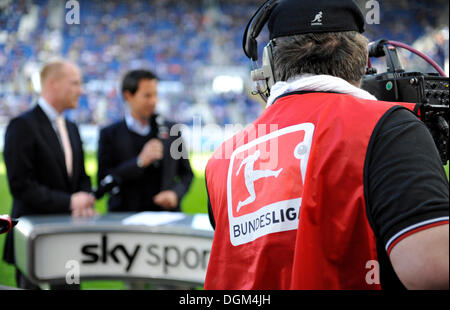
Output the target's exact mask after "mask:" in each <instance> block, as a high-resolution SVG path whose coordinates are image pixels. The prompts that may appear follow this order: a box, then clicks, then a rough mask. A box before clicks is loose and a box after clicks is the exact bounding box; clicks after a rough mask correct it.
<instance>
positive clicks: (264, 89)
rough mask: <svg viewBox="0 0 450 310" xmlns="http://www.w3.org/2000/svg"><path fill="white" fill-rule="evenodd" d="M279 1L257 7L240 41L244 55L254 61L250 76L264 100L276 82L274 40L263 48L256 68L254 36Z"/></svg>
mask: <svg viewBox="0 0 450 310" xmlns="http://www.w3.org/2000/svg"><path fill="white" fill-rule="evenodd" d="M279 2H280V0H268V1H266V2H265V3H264V4H263V5H261V6H260V7H259V9H258V10H257V11H256V13H255V14H254V15H253V17H252V18H251V19H250V21H249V22H248V24H247V27H246V29H245V32H244V37H243V42H242V46H243V49H244V53H245V55H247V57H248V58H250V59H251V60H252V61H253V62H254V63H255V65H254V67H256V69H254V70H252V71H251V77H252V80H253V81H255V82H256V92H257V93H259V94H260V95H261V98H262V99H263V100H264V101H267V99H268V98H269V96H270V88H271V87H272V86H273V85H274V84H275V82H276V80H275V76H274V70H273V54H272V52H273V46H274V40H271V41H270V42H269V43H268V44H267V45H266V47H265V48H264V51H263V57H262V67H261V68H258V64H257V61H258V43H257V41H256V38H257V37H258V35H259V34H260V33H261V30H262V28H263V27H264V25H265V24H266V23H267V21H268V20H269V17H270V14H271V13H272V11H273V9H274V8H275V7H276V6H277V5H278V3H279Z"/></svg>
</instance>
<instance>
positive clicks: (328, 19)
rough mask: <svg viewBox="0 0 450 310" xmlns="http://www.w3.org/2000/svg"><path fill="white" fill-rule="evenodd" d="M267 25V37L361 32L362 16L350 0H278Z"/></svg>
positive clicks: (362, 26) (362, 29)
mask: <svg viewBox="0 0 450 310" xmlns="http://www.w3.org/2000/svg"><path fill="white" fill-rule="evenodd" d="M268 28H269V33H270V39H273V38H278V37H284V36H291V35H296V34H304V33H320V32H341V31H358V32H359V33H363V32H364V16H363V13H362V12H361V9H360V8H359V6H358V4H356V2H355V1H353V0H281V1H280V2H279V3H278V5H277V6H276V7H275V8H274V10H273V12H272V13H271V15H270V18H269V22H268Z"/></svg>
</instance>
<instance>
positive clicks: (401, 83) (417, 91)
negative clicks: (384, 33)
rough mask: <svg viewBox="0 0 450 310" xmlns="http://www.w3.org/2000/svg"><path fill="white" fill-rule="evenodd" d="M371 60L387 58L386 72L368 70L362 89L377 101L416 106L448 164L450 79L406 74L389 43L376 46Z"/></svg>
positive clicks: (419, 73)
mask: <svg viewBox="0 0 450 310" xmlns="http://www.w3.org/2000/svg"><path fill="white" fill-rule="evenodd" d="M375 46H376V48H372V50H371V56H373V57H380V56H386V62H387V68H388V69H387V71H386V72H383V73H380V74H376V70H374V69H373V68H369V69H368V72H367V74H366V75H365V76H364V78H363V81H362V85H361V88H362V89H364V90H366V91H368V92H369V93H371V94H372V95H374V96H375V97H376V98H377V99H378V100H382V101H390V102H409V103H415V104H416V107H415V110H414V112H415V113H416V114H417V115H418V116H419V118H420V119H421V120H422V121H423V122H424V123H425V125H426V126H427V128H428V129H429V131H430V133H431V135H432V136H433V139H434V142H435V144H436V147H437V149H438V150H439V154H440V156H441V160H442V163H443V164H446V163H447V161H448V138H449V127H448V119H449V114H448V113H449V78H448V77H442V76H439V75H437V74H433V73H429V74H424V73H421V72H405V71H404V70H403V69H402V68H401V66H400V62H399V60H398V56H397V52H396V50H395V47H393V46H390V45H386V41H380V42H378V43H376V45H375Z"/></svg>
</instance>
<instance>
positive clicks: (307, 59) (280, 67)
mask: <svg viewBox="0 0 450 310" xmlns="http://www.w3.org/2000/svg"><path fill="white" fill-rule="evenodd" d="M274 45H275V46H274V49H273V58H274V75H275V79H276V80H277V81H287V80H289V79H290V78H293V77H295V76H298V75H301V74H305V73H310V74H326V75H332V76H336V77H340V78H342V79H344V80H346V81H348V82H349V83H351V84H353V85H356V86H359V85H360V83H361V80H362V77H363V76H364V74H365V68H366V65H367V45H368V41H367V39H366V38H365V37H364V36H363V35H361V34H360V33H358V32H356V31H345V32H327V33H307V34H300V35H294V36H288V37H280V38H276V39H275V42H274Z"/></svg>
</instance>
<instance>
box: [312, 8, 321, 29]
mask: <svg viewBox="0 0 450 310" xmlns="http://www.w3.org/2000/svg"><path fill="white" fill-rule="evenodd" d="M322 14H323V13H322V11H320V12H319V13H317V14H316V17H314V19H313V21H312V22H311V26H320V25H322Z"/></svg>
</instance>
